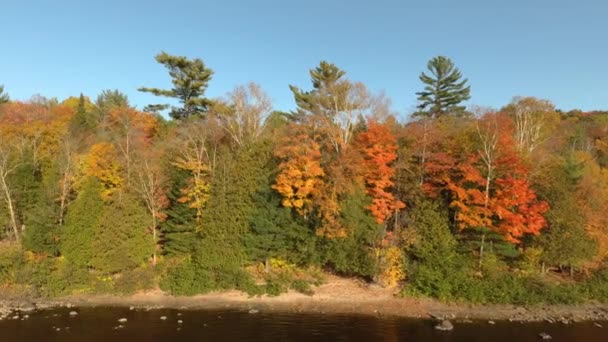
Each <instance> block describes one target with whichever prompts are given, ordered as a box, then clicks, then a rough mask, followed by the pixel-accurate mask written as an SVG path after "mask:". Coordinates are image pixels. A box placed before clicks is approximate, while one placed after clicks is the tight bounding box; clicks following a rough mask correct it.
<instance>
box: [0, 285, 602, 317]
mask: <svg viewBox="0 0 608 342" xmlns="http://www.w3.org/2000/svg"><path fill="white" fill-rule="evenodd" d="M314 291H315V293H314V295H312V296H308V295H304V294H300V293H297V292H289V293H286V294H282V295H280V296H277V297H268V296H263V297H249V296H248V295H247V294H245V293H242V292H239V291H224V292H215V293H209V294H205V295H198V296H192V297H174V296H169V295H166V294H164V293H163V292H162V291H158V290H157V291H150V292H145V293H139V294H135V295H132V296H125V297H122V296H110V295H86V296H70V297H65V298H60V299H55V300H48V301H37V302H35V303H33V302H29V301H0V316H2V314H3V312H4V313H7V312H10V311H11V310H23V311H27V310H33V309H35V308H37V309H45V308H50V307H60V306H68V307H83V306H86V307H90V306H121V307H133V308H134V309H135V308H137V309H145V310H151V309H159V308H173V309H183V310H205V309H207V310H212V309H213V310H215V309H224V310H225V309H235V310H251V312H258V311H267V312H268V311H270V312H290V313H316V314H361V315H374V316H399V317H409V318H433V319H440V318H448V319H451V320H454V321H456V322H458V321H468V320H511V321H521V322H534V321H547V322H561V323H571V322H578V321H606V320H608V305H605V304H585V305H540V306H533V307H524V306H514V305H473V304H463V303H444V302H440V301H438V300H435V299H430V298H414V297H406V298H402V297H398V296H396V294H395V293H394V291H392V290H390V289H384V288H382V287H379V286H377V285H373V284H372V285H370V284H366V283H364V282H362V281H359V280H355V279H345V278H338V277H333V276H332V277H328V279H327V281H326V283H324V284H323V285H321V286H319V287H316V288H315V289H314ZM5 316H6V315H5Z"/></svg>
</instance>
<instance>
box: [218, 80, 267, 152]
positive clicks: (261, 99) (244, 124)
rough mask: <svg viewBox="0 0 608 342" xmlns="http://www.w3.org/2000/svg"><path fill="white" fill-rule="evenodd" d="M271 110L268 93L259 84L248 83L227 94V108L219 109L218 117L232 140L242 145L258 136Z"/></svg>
mask: <svg viewBox="0 0 608 342" xmlns="http://www.w3.org/2000/svg"><path fill="white" fill-rule="evenodd" d="M222 107H224V106H222ZM271 111H272V103H271V101H270V98H269V97H268V95H266V93H265V92H264V90H262V88H261V87H260V86H259V85H257V84H255V83H249V84H247V85H246V86H239V87H237V88H235V89H234V91H232V92H231V93H230V94H228V101H227V108H225V109H224V110H220V113H219V117H220V118H221V120H222V123H223V125H222V126H223V128H224V130H225V131H226V132H227V133H228V135H229V136H230V137H231V138H232V140H233V141H234V142H235V143H236V144H237V145H238V146H244V145H246V144H248V143H251V142H255V141H256V140H257V139H258V138H259V137H260V135H261V134H262V133H263V131H264V128H265V126H266V118H268V116H269V115H270V113H271Z"/></svg>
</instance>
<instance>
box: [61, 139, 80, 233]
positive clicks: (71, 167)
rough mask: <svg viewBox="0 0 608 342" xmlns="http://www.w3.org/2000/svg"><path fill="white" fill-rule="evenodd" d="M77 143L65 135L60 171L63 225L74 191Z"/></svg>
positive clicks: (62, 143)
mask: <svg viewBox="0 0 608 342" xmlns="http://www.w3.org/2000/svg"><path fill="white" fill-rule="evenodd" d="M75 145H76V143H75V142H74V141H73V140H72V139H70V137H65V138H64V139H63V140H62V141H61V155H60V157H59V158H60V172H61V179H60V181H59V219H58V222H59V225H60V226H61V225H63V221H64V218H65V213H66V210H67V206H68V202H69V200H70V198H71V196H72V194H73V192H74V178H75V173H76V159H77V154H76V146H75Z"/></svg>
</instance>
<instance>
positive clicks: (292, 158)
mask: <svg viewBox="0 0 608 342" xmlns="http://www.w3.org/2000/svg"><path fill="white" fill-rule="evenodd" d="M275 156H277V157H278V158H279V159H281V163H280V164H279V170H280V172H279V174H278V175H277V177H276V180H275V184H274V185H273V186H272V188H273V189H275V190H276V191H277V192H278V193H279V194H280V195H281V196H282V197H283V200H282V202H281V203H282V204H283V206H285V207H288V208H294V209H295V210H296V211H297V212H298V213H299V214H300V215H302V216H304V217H306V216H307V215H308V214H309V213H310V211H311V209H312V207H313V203H314V200H315V199H317V198H318V196H319V191H320V189H321V187H322V186H323V184H324V182H323V178H322V177H323V176H324V174H325V173H324V171H323V169H322V168H321V164H320V159H321V152H320V150H319V144H317V142H315V141H314V140H313V139H311V138H310V136H309V135H308V134H306V133H305V132H303V131H302V128H301V127H298V126H292V127H291V129H290V130H289V131H288V133H287V134H286V135H285V137H284V138H283V140H282V141H281V144H280V146H279V147H278V148H277V150H276V151H275Z"/></svg>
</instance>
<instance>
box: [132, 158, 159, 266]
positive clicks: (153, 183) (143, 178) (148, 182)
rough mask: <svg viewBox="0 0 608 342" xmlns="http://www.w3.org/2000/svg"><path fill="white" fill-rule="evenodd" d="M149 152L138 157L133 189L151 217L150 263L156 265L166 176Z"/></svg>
mask: <svg viewBox="0 0 608 342" xmlns="http://www.w3.org/2000/svg"><path fill="white" fill-rule="evenodd" d="M151 154H154V153H148V154H144V155H143V156H142V158H140V160H139V163H138V165H137V168H136V170H137V179H136V182H135V185H136V186H135V189H136V191H137V192H138V193H139V195H140V197H141V198H142V200H143V201H144V203H145V205H146V208H147V209H148V212H149V213H150V218H151V231H152V240H153V241H154V253H153V255H152V264H153V265H154V266H156V263H157V255H156V250H157V248H158V232H157V231H158V225H159V221H161V222H162V220H163V219H164V218H165V214H164V213H163V212H162V210H163V208H165V207H166V205H167V198H166V196H165V192H164V190H165V182H166V177H165V175H164V173H163V171H162V169H161V167H160V166H159V165H158V164H153V163H151V162H150V160H157V158H156V159H152V158H150V156H151Z"/></svg>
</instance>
